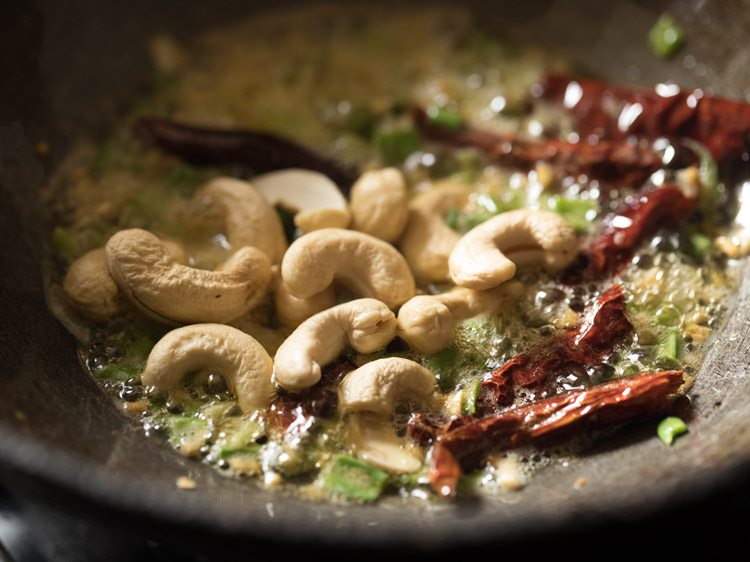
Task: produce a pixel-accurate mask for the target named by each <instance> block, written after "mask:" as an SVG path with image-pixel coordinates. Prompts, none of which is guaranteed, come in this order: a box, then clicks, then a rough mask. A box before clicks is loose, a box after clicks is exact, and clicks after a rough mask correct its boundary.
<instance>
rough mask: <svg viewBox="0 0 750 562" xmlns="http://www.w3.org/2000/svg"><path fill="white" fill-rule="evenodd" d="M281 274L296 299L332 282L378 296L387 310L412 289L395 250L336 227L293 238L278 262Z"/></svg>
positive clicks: (409, 295)
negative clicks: (335, 281) (279, 262)
mask: <svg viewBox="0 0 750 562" xmlns="http://www.w3.org/2000/svg"><path fill="white" fill-rule="evenodd" d="M281 278H282V279H283V282H284V283H285V284H286V288H287V289H288V290H289V292H290V293H291V294H292V295H294V296H296V297H299V298H303V299H306V298H309V297H312V296H313V295H315V294H317V293H320V292H321V291H324V290H325V289H327V288H328V287H330V286H331V284H332V283H333V282H334V280H337V281H340V282H342V283H343V284H345V285H347V286H348V287H349V288H350V289H351V290H352V291H353V292H354V293H355V294H356V295H357V296H362V297H371V298H374V299H378V300H380V301H383V302H384V303H385V304H386V305H387V306H388V307H390V308H395V307H397V306H398V305H400V304H402V303H404V302H406V301H407V300H409V299H410V298H411V297H412V296H414V293H415V290H416V289H415V284H414V277H412V274H411V271H410V270H409V266H408V264H407V263H406V260H404V257H403V256H402V255H401V254H399V252H398V250H396V249H395V248H394V247H393V246H391V245H390V244H388V243H386V242H383V241H382V240H379V239H377V238H375V237H374V236H370V235H369V234H364V233H363V232H354V231H352V230H344V229H339V228H324V229H323V230H316V231H315V232H311V233H309V234H306V235H304V236H302V237H300V238H298V239H297V240H295V241H294V243H293V244H292V245H291V246H289V250H287V253H286V254H285V255H284V260H283V261H282V262H281Z"/></svg>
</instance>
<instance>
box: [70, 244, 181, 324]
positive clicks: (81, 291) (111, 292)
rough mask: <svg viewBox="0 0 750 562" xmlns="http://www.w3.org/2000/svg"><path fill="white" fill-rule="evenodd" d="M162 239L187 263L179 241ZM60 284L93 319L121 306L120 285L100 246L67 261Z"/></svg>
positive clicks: (84, 313)
mask: <svg viewBox="0 0 750 562" xmlns="http://www.w3.org/2000/svg"><path fill="white" fill-rule="evenodd" d="M163 243H164V246H165V247H166V249H167V251H168V252H169V254H170V255H171V256H172V257H173V258H174V259H175V261H177V262H179V263H187V255H186V254H185V251H184V250H183V249H182V247H181V246H180V245H179V244H177V243H176V242H172V241H169V240H164V241H163ZM62 288H63V292H64V293H65V296H66V297H67V298H68V301H69V302H70V304H72V305H73V308H75V309H76V310H77V311H78V312H80V313H81V314H83V315H84V316H86V317H88V318H91V319H93V320H107V319H108V318H111V317H112V316H114V315H115V314H117V313H118V312H120V311H121V310H122V299H121V295H120V289H119V288H118V287H117V283H116V282H115V280H114V279H113V278H112V275H110V273H109V267H108V266H107V253H106V251H105V250H104V248H97V249H96V250H91V251H89V252H86V253H85V254H83V255H82V256H81V257H80V258H78V259H77V260H76V261H74V262H73V263H72V264H70V268H68V272H67V273H66V274H65V279H64V280H63V285H62Z"/></svg>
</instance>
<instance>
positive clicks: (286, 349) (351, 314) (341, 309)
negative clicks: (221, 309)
mask: <svg viewBox="0 0 750 562" xmlns="http://www.w3.org/2000/svg"><path fill="white" fill-rule="evenodd" d="M395 335H396V317H395V316H394V315H393V312H391V310H390V309H389V308H388V306H387V305H385V304H384V303H382V302H380V301H377V300H375V299H359V300H355V301H350V302H346V303H344V304H340V305H338V306H334V307H333V308H329V309H328V310H324V311H323V312H319V313H318V314H316V315H314V316H312V317H310V318H308V319H307V320H305V321H304V322H303V323H302V324H301V325H300V326H299V327H298V328H297V329H296V330H294V332H292V334H291V335H290V336H289V337H288V338H287V339H286V340H285V341H284V343H282V344H281V346H280V347H279V349H278V351H277V352H276V357H275V358H274V375H275V377H276V382H277V383H279V385H281V386H282V387H284V388H285V389H286V390H288V391H290V392H296V391H299V390H303V389H305V388H308V387H310V386H312V385H314V384H315V383H316V382H318V381H319V380H320V376H321V368H322V367H323V366H325V365H327V364H328V363H330V362H331V361H333V360H334V359H336V358H337V357H338V356H339V355H340V354H341V352H342V351H343V350H344V348H345V347H346V345H347V342H348V343H349V345H351V346H352V347H353V348H354V349H355V350H356V351H358V352H360V353H373V352H375V351H377V350H379V349H383V348H384V347H385V346H386V345H388V343H389V342H390V341H391V340H392V339H393V338H394V337H395Z"/></svg>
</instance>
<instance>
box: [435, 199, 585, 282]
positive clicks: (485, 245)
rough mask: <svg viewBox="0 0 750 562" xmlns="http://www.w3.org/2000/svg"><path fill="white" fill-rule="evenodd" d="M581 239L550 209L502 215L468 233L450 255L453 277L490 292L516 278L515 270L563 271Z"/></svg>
mask: <svg viewBox="0 0 750 562" xmlns="http://www.w3.org/2000/svg"><path fill="white" fill-rule="evenodd" d="M577 251H578V241H577V240H576V234H575V232H574V231H573V228H572V227H571V226H570V225H569V224H568V223H567V222H565V219H563V218H562V217H560V215H556V214H555V213H551V212H548V211H536V210H530V209H519V210H517V211H510V212H507V213H502V214H500V215H497V216H496V217H493V218H491V219H490V220H488V221H486V222H484V223H482V224H480V225H479V226H477V227H475V228H473V229H472V230H470V231H469V232H467V233H466V234H465V235H464V236H463V237H462V238H461V240H460V241H459V242H458V244H456V247H455V248H454V249H453V251H452V252H451V256H450V260H449V266H450V274H451V278H452V279H453V281H454V282H455V283H456V284H457V285H461V286H462V287H468V288H470V289H479V290H482V289H491V288H493V287H497V286H498V285H500V284H501V283H503V282H504V281H507V280H508V279H510V278H511V277H513V276H514V275H515V273H516V266H522V267H523V266H528V265H543V266H544V267H546V268H547V269H548V270H550V271H560V270H562V269H564V268H565V267H566V266H567V265H568V264H570V262H572V261H573V259H574V258H575V257H576V254H577Z"/></svg>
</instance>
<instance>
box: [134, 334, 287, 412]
mask: <svg viewBox="0 0 750 562" xmlns="http://www.w3.org/2000/svg"><path fill="white" fill-rule="evenodd" d="M203 369H211V370H213V371H216V372H218V373H220V374H221V375H222V376H223V377H224V379H225V380H226V382H227V386H228V387H229V389H230V390H232V391H233V392H234V394H235V395H236V396H237V402H238V404H239V406H240V408H242V410H243V411H244V412H254V411H256V410H262V409H265V408H267V407H268V405H269V404H270V402H271V399H272V398H273V395H274V387H273V382H272V380H271V379H272V375H273V361H272V359H271V357H270V356H269V355H268V353H266V351H265V349H263V346H262V345H260V344H259V343H258V342H257V341H256V340H255V339H253V338H252V337H251V336H248V335H247V334H245V333H243V332H241V331H240V330H238V329H236V328H232V327H230V326H224V325H223V324H194V325H192V326H184V327H182V328H177V329H176V330H172V331H171V332H169V333H168V334H166V335H165V336H164V337H163V338H162V339H161V340H159V342H158V343H157V344H156V345H155V346H154V348H153V349H152V350H151V353H150V354H149V356H148V360H147V361H146V368H145V369H144V371H143V373H142V374H141V381H142V383H143V385H144V386H152V387H154V388H155V389H156V390H170V389H172V388H175V387H177V386H178V385H179V384H180V383H181V381H182V379H183V378H184V377H185V375H187V374H188V373H191V372H195V371H199V370H203Z"/></svg>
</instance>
